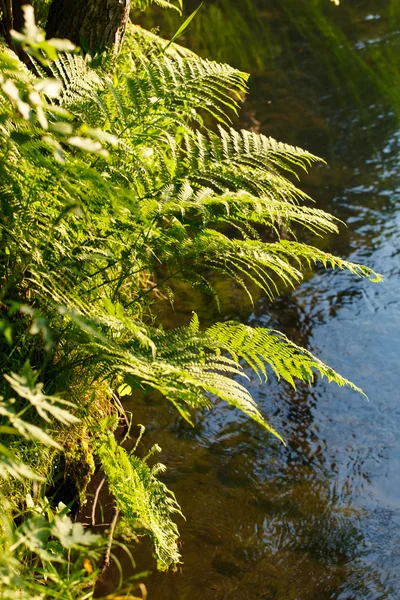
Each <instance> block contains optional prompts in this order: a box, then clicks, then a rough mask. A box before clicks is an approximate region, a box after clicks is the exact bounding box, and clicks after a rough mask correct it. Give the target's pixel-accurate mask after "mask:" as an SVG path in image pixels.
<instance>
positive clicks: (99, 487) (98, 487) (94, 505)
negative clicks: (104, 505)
mask: <svg viewBox="0 0 400 600" xmlns="http://www.w3.org/2000/svg"><path fill="white" fill-rule="evenodd" d="M105 480H106V476H105V475H104V477H103V479H102V480H101V481H100V483H99V485H98V486H97V490H96V493H95V495H94V499H93V506H92V527H94V526H95V525H96V507H97V502H98V499H99V494H100V490H101V488H102V487H103V485H104V482H105Z"/></svg>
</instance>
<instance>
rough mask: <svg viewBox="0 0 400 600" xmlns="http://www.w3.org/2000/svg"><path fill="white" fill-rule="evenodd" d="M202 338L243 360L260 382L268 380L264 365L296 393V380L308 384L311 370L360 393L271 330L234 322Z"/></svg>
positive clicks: (213, 328)
mask: <svg viewBox="0 0 400 600" xmlns="http://www.w3.org/2000/svg"><path fill="white" fill-rule="evenodd" d="M205 335H206V336H209V337H210V339H211V340H215V342H217V343H218V344H220V347H221V348H224V349H225V350H226V351H228V352H229V353H230V354H231V355H232V357H233V358H234V360H236V361H239V360H240V359H243V360H244V361H245V362H246V363H247V364H248V365H249V366H250V367H251V368H252V369H253V370H254V371H255V372H256V373H257V375H258V376H259V377H260V378H261V375H263V376H264V377H265V379H267V371H266V368H265V364H267V365H269V366H270V367H271V369H272V371H273V372H274V373H275V375H276V377H277V378H278V379H281V378H282V379H284V380H285V381H287V382H288V383H290V385H291V386H292V387H293V388H294V389H296V384H295V379H298V380H300V381H303V382H305V383H308V384H311V383H312V382H313V381H314V378H315V375H314V370H315V371H317V372H318V373H319V374H320V375H321V376H322V377H326V378H327V379H328V381H329V382H331V381H334V382H335V383H337V385H339V386H349V387H350V388H352V389H353V390H355V391H357V392H360V393H363V392H362V390H361V389H360V388H359V387H357V386H356V385H354V384H353V383H352V382H351V381H349V380H347V379H345V378H344V377H342V376H341V375H339V373H337V372H336V371H334V369H332V368H331V367H329V366H327V365H326V364H325V363H323V362H322V361H321V360H319V359H318V358H316V357H315V356H314V355H313V354H312V353H311V352H309V351H308V350H306V349H305V348H302V347H300V346H297V344H294V343H293V342H291V341H290V340H289V339H288V338H287V337H286V336H285V335H284V334H283V333H281V332H280V331H275V330H273V329H265V328H261V327H256V328H253V327H249V326H247V325H243V324H241V323H237V322H235V321H227V322H225V323H216V324H215V325H212V326H211V327H209V328H208V329H207V330H206V331H205Z"/></svg>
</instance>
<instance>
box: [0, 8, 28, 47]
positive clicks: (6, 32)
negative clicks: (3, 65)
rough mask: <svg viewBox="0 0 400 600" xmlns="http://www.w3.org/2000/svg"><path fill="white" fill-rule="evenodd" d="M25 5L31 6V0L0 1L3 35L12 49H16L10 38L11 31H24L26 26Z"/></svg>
mask: <svg viewBox="0 0 400 600" xmlns="http://www.w3.org/2000/svg"><path fill="white" fill-rule="evenodd" d="M25 4H31V2H30V1H29V0H0V9H1V12H2V18H1V35H3V36H4V38H5V39H6V41H7V44H8V45H9V46H10V47H11V48H14V44H13V41H12V38H11V36H10V31H11V29H15V30H16V31H22V28H23V26H24V18H23V12H22V7H23V6H24V5H25Z"/></svg>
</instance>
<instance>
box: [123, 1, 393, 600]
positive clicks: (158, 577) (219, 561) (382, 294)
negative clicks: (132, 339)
mask: <svg viewBox="0 0 400 600" xmlns="http://www.w3.org/2000/svg"><path fill="white" fill-rule="evenodd" d="M274 4H276V3H275V2H273V1H272V0H271V2H265V12H266V16H265V19H268V18H269V15H270V12H269V11H270V9H271V10H272V8H271V7H273V6H274ZM278 4H279V3H278ZM303 4H304V3H303ZM312 4H313V3H312V2H310V6H311V5H312ZM314 4H315V3H314ZM326 4H327V5H329V7H328V8H327V19H328V20H327V22H329V23H336V24H337V26H338V27H340V31H343V32H344V33H345V35H346V40H347V42H346V44H347V45H348V48H347V49H351V51H352V52H353V58H351V60H350V59H349V63H348V65H347V66H348V70H349V73H350V75H351V77H352V79H351V80H350V81H344V80H343V79H342V78H343V73H346V64H345V62H344V60H342V58H343V56H344V55H345V54H343V55H342V54H341V52H342V51H343V52H344V50H346V47H344V46H343V40H340V39H339V40H336V42H335V41H332V42H331V44H332V47H331V54H330V55H329V56H322V55H321V52H322V51H325V52H326V51H327V47H328V46H327V44H326V40H325V42H322V41H321V40H322V37H321V33H320V32H318V31H317V29H316V25H315V21H313V25H312V27H311V31H309V32H308V33H307V31H306V28H305V29H304V27H303V29H301V28H300V27H299V26H298V24H294V21H293V20H292V15H291V13H290V10H289V8H290V5H292V6H293V7H294V6H295V5H296V0H293V2H291V3H290V2H288V1H287V0H286V1H285V2H283V1H282V6H283V7H284V8H282V10H281V12H280V13H278V15H276V14H275V16H274V35H275V41H276V43H278V42H279V41H280V42H279V43H280V45H279V51H277V52H276V55H277V56H276V57H275V59H274V61H271V66H270V68H265V69H264V72H263V73H258V74H257V75H256V76H254V77H253V78H252V81H251V90H250V92H251V93H250V99H249V100H248V101H247V103H246V106H245V111H244V117H243V123H244V125H246V126H247V127H251V128H252V129H253V130H256V131H260V132H262V133H266V134H268V135H272V136H274V137H277V138H278V139H280V140H282V141H286V142H289V143H295V144H297V145H301V146H303V147H306V148H307V149H309V150H311V151H312V152H315V153H317V154H319V155H320V156H323V157H324V158H325V159H326V160H327V161H328V166H320V167H316V168H314V169H313V172H312V173H311V174H310V176H308V177H307V178H306V179H305V180H304V186H305V188H306V190H307V191H308V192H309V193H310V194H311V195H312V196H313V197H314V198H315V199H316V201H317V203H318V205H319V206H321V207H323V208H325V209H327V210H329V211H330V212H332V213H334V214H335V215H336V216H338V217H339V218H341V219H342V220H343V221H345V222H346V223H347V225H348V229H346V228H344V227H342V228H341V234H340V236H332V237H329V239H328V240H325V241H322V242H319V243H320V244H321V243H322V244H323V247H324V248H325V249H327V250H330V251H333V252H335V253H337V254H339V255H341V256H343V257H346V258H349V259H352V260H355V261H359V262H363V263H364V264H366V265H368V266H370V267H372V268H373V269H375V270H377V271H379V272H381V273H383V274H384V276H385V282H384V283H383V284H380V285H374V284H371V283H368V282H365V281H362V280H359V279H357V278H355V277H353V276H351V275H350V274H347V273H340V272H325V271H323V270H322V269H321V270H317V271H316V272H315V273H314V274H310V275H309V276H308V277H307V278H306V280H305V282H304V283H303V284H302V285H301V286H299V287H298V288H297V289H296V290H295V291H294V292H293V293H291V294H288V295H286V296H284V297H283V298H280V299H278V300H277V301H275V302H274V303H272V304H271V303H270V302H269V301H267V300H266V299H263V298H259V299H258V301H257V303H256V306H255V308H254V309H251V308H249V306H248V305H246V304H244V302H242V299H240V298H238V299H236V300H235V299H234V302H233V306H234V308H233V309H232V308H231V309H229V308H224V309H223V310H224V312H225V314H224V315H223V317H222V318H227V317H230V318H237V319H240V320H242V321H245V322H248V323H250V324H251V325H265V326H269V327H271V326H272V327H274V328H278V329H281V330H283V331H284V332H285V333H286V334H287V335H288V336H289V337H291V339H293V340H294V341H296V342H298V343H300V344H303V345H306V346H307V347H308V348H309V349H311V350H312V351H313V352H315V353H316V354H317V355H318V356H319V357H320V358H322V359H323V360H324V361H325V362H328V363H329V364H330V365H332V366H333V367H334V368H336V369H337V370H338V371H339V372H340V373H342V374H343V375H344V376H346V377H348V378H351V379H352V380H353V381H354V382H355V383H357V384H359V385H361V386H362V387H363V388H364V390H365V392H366V393H367V395H368V397H369V402H368V401H367V400H366V399H364V398H363V397H362V396H360V395H358V394H356V393H354V392H352V391H349V390H345V389H339V388H338V387H337V386H336V385H335V384H332V385H328V384H327V383H325V382H324V381H318V382H317V383H316V385H315V387H313V388H312V389H307V388H305V387H300V388H299V389H298V390H297V391H296V392H295V391H293V390H291V389H290V388H289V387H288V386H286V385H285V384H278V382H276V381H275V379H274V378H273V377H271V379H270V380H269V382H268V383H267V384H264V385H263V386H261V387H260V386H259V384H258V382H257V381H256V380H255V378H254V377H253V376H252V375H251V374H250V373H249V375H250V376H251V377H252V381H251V383H250V384H249V385H250V387H251V391H252V393H253V395H254V397H255V399H256V400H257V402H258V403H259V405H260V408H261V410H262V412H263V414H265V415H266V417H267V418H268V419H270V421H271V422H272V423H273V425H274V427H275V428H277V429H278V431H279V432H280V433H281V434H282V435H283V437H284V438H285V440H286V441H287V448H284V447H283V446H282V445H281V444H280V443H279V442H278V441H277V440H275V439H273V438H272V437H271V436H270V435H268V434H267V432H264V431H262V430H261V428H260V427H258V426H257V425H255V424H253V423H251V422H249V421H248V420H247V419H245V418H244V417H243V416H241V415H240V414H238V413H237V412H236V411H234V410H232V409H229V408H228V407H227V406H225V405H223V404H222V403H221V404H218V405H217V406H216V407H215V409H214V410H213V411H212V412H211V413H208V414H204V415H199V417H198V419H197V423H196V427H195V428H194V429H192V428H190V427H188V426H186V425H185V424H183V423H182V422H181V420H180V419H179V418H178V417H176V415H175V413H174V412H173V410H172V409H169V408H167V409H166V408H165V404H159V403H158V402H153V403H150V405H148V406H147V407H146V408H144V407H139V408H138V407H136V406H132V407H131V408H132V410H133V413H134V420H135V422H144V423H149V422H150V423H152V428H151V430H150V431H149V432H148V442H147V443H150V441H151V439H153V438H154V441H157V442H158V443H159V444H160V446H161V447H162V448H163V453H162V455H161V460H162V462H164V463H165V464H166V465H167V466H168V473H167V476H166V478H165V480H166V482H167V483H168V485H169V486H170V487H171V488H172V489H173V490H174V492H175V493H176V495H177V498H178V500H179V502H180V503H181V505H182V508H183V512H184V514H185V515H186V517H187V522H186V523H185V522H183V521H182V522H181V523H180V524H179V525H180V531H181V537H182V549H181V550H182V556H183V562H184V565H183V567H182V570H181V572H180V573H176V574H168V575H165V574H157V573H154V574H153V575H152V576H150V578H149V579H148V580H147V582H146V585H147V588H148V592H149V597H150V598H151V599H152V600H173V599H174V600H175V599H179V600H208V599H210V600H211V599H215V600H328V599H329V600H364V599H365V600H378V599H379V600H389V599H390V600H397V599H400V377H399V370H400V360H399V359H400V210H399V199H400V129H399V126H398V120H397V118H396V114H395V112H396V106H395V102H394V99H395V95H396V93H397V94H398V96H400V90H397V92H396V89H395V86H396V85H397V84H398V83H399V81H400V79H399V80H398V81H396V79H395V77H394V74H393V72H392V71H390V69H393V64H395V62H396V61H395V62H394V63H391V66H390V69H389V64H388V67H387V75H388V78H387V81H386V82H385V81H383V83H382V81H381V82H379V83H376V82H374V81H373V77H372V78H371V80H367V78H366V71H364V70H363V68H362V67H361V66H357V64H358V63H357V60H358V57H361V58H363V59H364V54H363V52H364V50H365V48H368V47H371V46H373V47H374V48H375V49H377V51H378V52H382V53H383V54H382V55H379V56H389V54H387V55H386V54H385V53H386V52H388V53H390V56H391V58H392V59H393V57H394V58H396V57H397V59H398V63H397V65H398V64H400V53H399V52H398V50H399V37H400V36H399V34H398V33H396V31H397V32H398V31H399V30H400V27H399V28H398V29H397V30H396V29H393V27H392V25H391V24H390V22H389V20H388V12H387V10H386V9H387V8H388V7H389V4H390V3H389V2H386V1H385V0H380V2H376V1H375V2H373V1H365V2H361V1H359V2H350V1H349V0H342V4H348V5H349V4H351V6H352V8H353V10H352V12H351V13H348V12H347V13H346V12H344V10H345V9H344V8H343V9H342V8H341V7H338V8H335V7H333V6H331V5H330V3H329V2H328V0H326ZM399 4H400V2H399ZM288 7H289V8H288ZM393 7H395V5H394V4H393ZM238 8H240V7H239V6H238ZM335 11H336V12H335ZM341 11H342V12H341ZM303 16H304V18H305V19H306V18H307V14H306V12H304V15H303ZM199 18H201V17H199ZM228 18H229V15H227V19H228ZM210 35H211V33H210ZM258 43H259V40H258ZM346 52H347V50H346ZM371 56H372V55H368V56H366V57H365V60H366V61H367V62H366V63H365V64H367V65H368V64H372V63H368V61H370V60H372V58H371ZM354 57H355V58H354ZM374 57H375V58H374V60H375V59H376V55H374ZM228 58H229V57H227V59H228ZM378 58H379V57H378ZM397 59H396V60H397ZM376 60H378V59H376ZM388 60H389V59H388ZM376 64H377V63H376ZM374 68H375V67H374ZM384 72H385V69H383V70H382V72H381V74H382V73H384ZM350 75H349V76H350ZM385 85H387V88H386V92H388V94H387V95H385V94H386V92H385V89H384V86H385ZM390 94H392V97H390ZM310 241H311V242H312V243H314V242H315V243H318V242H317V241H316V240H313V239H311V240H310ZM228 296H230V292H229V290H227V291H226V297H227V298H226V302H225V303H223V305H224V307H225V305H226V307H229V302H230V301H231V300H232V298H231V297H229V298H228ZM228 300H229V302H228ZM191 308H192V307H191V306H189V305H188V306H187V307H186V308H185V307H183V308H182V311H181V314H178V315H177V321H179V320H180V321H187V315H189V310H190V309H191ZM185 310H186V313H185ZM207 310H208V309H204V312H205V313H206V312H207ZM178 312H179V311H178ZM200 312H201V310H200ZM128 408H129V407H128ZM138 566H139V567H140V568H142V567H143V568H151V569H153V568H154V566H153V563H151V562H150V561H149V560H148V559H144V558H141V557H140V556H139V557H138Z"/></svg>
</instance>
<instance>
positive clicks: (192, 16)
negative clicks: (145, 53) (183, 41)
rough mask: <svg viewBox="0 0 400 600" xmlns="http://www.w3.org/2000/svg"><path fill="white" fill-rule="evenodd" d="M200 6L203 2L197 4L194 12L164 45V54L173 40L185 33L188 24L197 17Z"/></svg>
mask: <svg viewBox="0 0 400 600" xmlns="http://www.w3.org/2000/svg"><path fill="white" fill-rule="evenodd" d="M202 6H203V2H201V3H200V4H199V6H198V7H197V8H196V10H194V11H193V12H192V14H190V15H189V16H188V18H187V19H186V20H185V21H184V22H183V23H182V25H181V26H180V27H179V29H178V30H177V31H176V33H174V35H173V36H172V38H171V39H170V41H169V42H168V43H167V44H166V46H165V48H164V52H166V51H167V50H168V48H169V47H170V46H171V44H173V43H174V42H175V40H177V39H178V38H179V37H180V36H181V35H182V34H183V33H184V32H185V31H186V29H187V28H188V27H189V25H190V23H191V22H192V21H193V19H194V18H195V16H196V15H197V13H198V12H199V10H200V8H201V7H202Z"/></svg>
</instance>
